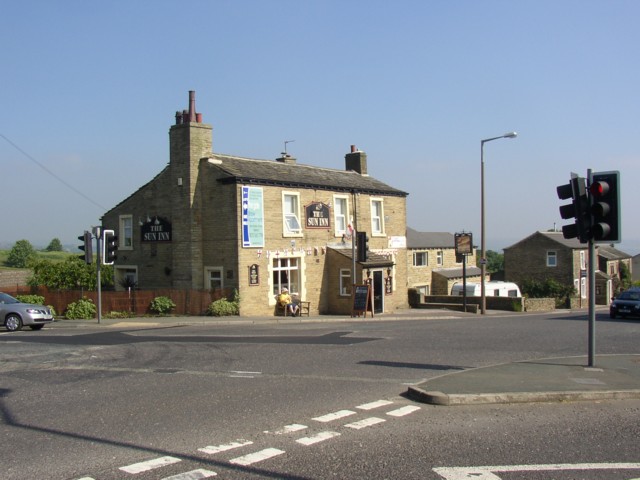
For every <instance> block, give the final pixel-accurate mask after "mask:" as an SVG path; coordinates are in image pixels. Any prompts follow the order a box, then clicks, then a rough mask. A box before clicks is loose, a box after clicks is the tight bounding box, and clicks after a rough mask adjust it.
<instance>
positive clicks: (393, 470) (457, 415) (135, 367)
mask: <svg viewBox="0 0 640 480" xmlns="http://www.w3.org/2000/svg"><path fill="white" fill-rule="evenodd" d="M598 320H599V321H598V325H597V343H596V352H597V353H600V354H605V353H607V354H609V353H640V346H639V345H640V342H639V341H638V340H639V339H640V322H638V321H624V320H617V321H610V320H609V319H608V318H606V317H605V316H599V319H598ZM586 353H587V322H586V316H585V315H584V313H583V314H571V313H569V314H565V313H556V314H552V315H542V316H538V315H525V314H520V315H515V316H508V315H507V316H491V317H480V316H469V315H464V316H462V315H460V316H457V315H456V314H452V315H451V316H447V317H444V318H439V319H432V320H421V321H411V320H404V321H394V322H385V321H375V322H370V321H362V320H361V321H358V322H338V323H335V324H330V323H322V324H300V325H298V324H296V325H266V326H250V325H239V326H219V325H218V326H181V327H172V326H166V327H160V328H136V327H134V328H113V327H109V328H104V327H97V326H95V327H86V328H72V327H67V326H63V325H55V326H52V327H50V328H45V329H44V330H42V331H40V332H31V331H24V332H18V333H14V334H4V333H3V334H0V413H1V414H2V424H1V425H0V438H2V444H3V454H2V456H1V460H0V466H1V470H2V478H4V479H8V480H11V479H33V478H43V479H80V478H87V479H88V478H93V479H96V480H107V479H128V478H135V479H164V478H171V477H172V476H175V477H174V478H175V479H176V480H178V479H180V480H184V479H197V478H209V477H210V476H213V474H214V473H215V474H217V475H216V477H217V478H309V479H311V478H318V479H324V478H434V479H436V478H447V479H452V480H456V479H463V478H482V479H491V480H495V479H512V478H525V479H529V478H531V479H534V478H541V479H542V478H544V479H547V478H556V479H564V478H586V479H591V478H607V479H617V478H619V479H632V478H640V464H638V462H640V450H639V449H638V446H637V445H638V442H637V439H638V438H640V401H631V400H630V401H614V402H599V403H592V402H580V403H563V404H537V405H502V406H476V407H434V406H429V405H425V404H419V403H414V402H412V401H411V400H409V399H407V398H405V397H404V396H403V393H404V392H405V391H406V389H407V385H409V384H414V383H418V382H421V381H423V380H424V379H427V378H432V377H435V376H438V375H441V374H443V373H447V372H451V371H458V370H461V369H466V368H472V367H477V366H486V365H492V364H496V363H502V362H510V361H521V360H528V359H534V358H546V357H554V356H570V355H586ZM486 466H492V467H498V468H497V470H495V471H493V470H487V469H484V470H483V469H482V468H481V467H486ZM461 467H468V468H467V470H461ZM469 468H472V469H473V468H475V469H476V470H478V471H475V470H471V471H469V470H468V469H469ZM434 469H436V470H434ZM437 469H440V470H437ZM465 475H466V476H465ZM478 475H484V476H482V477H479V476H478ZM491 475H493V476H491Z"/></svg>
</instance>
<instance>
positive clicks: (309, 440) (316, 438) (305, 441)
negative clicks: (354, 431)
mask: <svg viewBox="0 0 640 480" xmlns="http://www.w3.org/2000/svg"><path fill="white" fill-rule="evenodd" d="M339 435H340V434H339V433H338V432H320V433H318V434H316V435H313V436H311V437H304V438H299V439H298V440H296V442H298V443H300V444H302V445H305V446H307V447H308V446H309V445H313V444H314V443H319V442H324V441H325V440H329V439H330V438H334V437H337V436H339Z"/></svg>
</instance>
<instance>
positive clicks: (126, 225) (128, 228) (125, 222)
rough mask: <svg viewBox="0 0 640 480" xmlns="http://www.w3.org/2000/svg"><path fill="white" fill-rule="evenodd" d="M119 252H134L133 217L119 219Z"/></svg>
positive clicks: (125, 216) (122, 216) (127, 216)
mask: <svg viewBox="0 0 640 480" xmlns="http://www.w3.org/2000/svg"><path fill="white" fill-rule="evenodd" d="M117 235H118V250H133V215H120V217H119V219H118V234H117Z"/></svg>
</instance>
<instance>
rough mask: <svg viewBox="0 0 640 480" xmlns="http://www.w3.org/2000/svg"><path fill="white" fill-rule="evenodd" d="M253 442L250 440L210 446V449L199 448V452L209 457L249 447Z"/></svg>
mask: <svg viewBox="0 0 640 480" xmlns="http://www.w3.org/2000/svg"><path fill="white" fill-rule="evenodd" d="M252 444H253V442H252V441H250V440H237V441H235V442H231V443H225V444H223V445H215V446H213V445H210V446H208V447H204V448H199V449H198V451H199V452H203V453H208V454H209V455H213V454H214V453H220V452H226V451H227V450H233V449H234V448H240V447H246V446H247V445H252Z"/></svg>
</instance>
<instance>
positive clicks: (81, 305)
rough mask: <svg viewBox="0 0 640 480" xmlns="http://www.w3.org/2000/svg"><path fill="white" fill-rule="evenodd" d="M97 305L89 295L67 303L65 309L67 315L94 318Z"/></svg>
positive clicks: (70, 317)
mask: <svg viewBox="0 0 640 480" xmlns="http://www.w3.org/2000/svg"><path fill="white" fill-rule="evenodd" d="M96 312H97V310H96V306H95V305H94V304H93V300H91V299H90V298H87V297H83V298H81V299H80V300H78V301H77V302H72V303H70V304H69V305H67V310H66V311H65V317H67V318H69V319H72V320H77V319H84V318H93V317H95V315H96Z"/></svg>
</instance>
